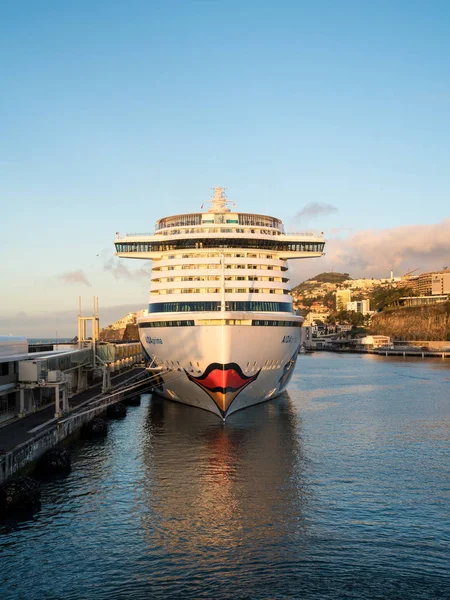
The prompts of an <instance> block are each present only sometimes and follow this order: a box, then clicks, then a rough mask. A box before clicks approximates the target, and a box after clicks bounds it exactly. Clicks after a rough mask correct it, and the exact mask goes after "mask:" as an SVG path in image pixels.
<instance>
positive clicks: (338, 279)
mask: <svg viewBox="0 0 450 600" xmlns="http://www.w3.org/2000/svg"><path fill="white" fill-rule="evenodd" d="M349 279H352V278H351V277H350V275H349V274H348V273H319V275H316V276H315V277H311V279H307V280H306V281H303V282H302V283H300V284H299V285H297V286H295V287H294V288H292V291H297V292H299V293H300V294H301V293H302V292H305V291H307V290H308V291H311V290H312V289H314V287H316V286H318V284H321V283H335V284H340V283H343V282H344V281H348V280H349Z"/></svg>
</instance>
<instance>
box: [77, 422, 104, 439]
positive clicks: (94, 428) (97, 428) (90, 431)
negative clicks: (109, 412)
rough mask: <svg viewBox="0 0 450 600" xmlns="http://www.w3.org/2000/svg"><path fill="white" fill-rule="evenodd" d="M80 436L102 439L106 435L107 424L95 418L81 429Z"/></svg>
mask: <svg viewBox="0 0 450 600" xmlns="http://www.w3.org/2000/svg"><path fill="white" fill-rule="evenodd" d="M81 432H82V435H83V437H85V438H88V439H95V438H104V437H106V436H107V435H108V423H107V422H106V421H105V419H102V418H101V417H95V419H92V421H89V422H88V423H86V424H85V425H83V428H82V431H81Z"/></svg>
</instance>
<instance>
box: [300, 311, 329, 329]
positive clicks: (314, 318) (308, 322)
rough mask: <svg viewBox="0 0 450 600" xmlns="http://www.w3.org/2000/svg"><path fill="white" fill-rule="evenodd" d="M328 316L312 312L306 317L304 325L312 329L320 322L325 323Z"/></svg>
mask: <svg viewBox="0 0 450 600" xmlns="http://www.w3.org/2000/svg"><path fill="white" fill-rule="evenodd" d="M328 314H329V313H328ZM327 316H328V315H326V314H324V313H316V312H312V311H311V312H309V313H308V314H307V315H306V317H305V320H304V321H303V325H304V326H306V327H311V326H313V325H314V324H315V323H317V322H318V321H323V320H324V319H325V318H326V317H327Z"/></svg>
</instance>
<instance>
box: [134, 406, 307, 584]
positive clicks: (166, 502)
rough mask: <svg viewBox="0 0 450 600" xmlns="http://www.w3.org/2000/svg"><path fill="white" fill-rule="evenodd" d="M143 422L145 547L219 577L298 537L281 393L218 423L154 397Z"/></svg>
mask: <svg viewBox="0 0 450 600" xmlns="http://www.w3.org/2000/svg"><path fill="white" fill-rule="evenodd" d="M146 428H147V432H148V435H147V438H146V442H145V445H144V453H143V460H144V463H145V466H146V473H147V485H146V486H145V487H144V488H143V490H142V493H143V494H144V496H145V500H143V499H142V498H141V503H142V504H143V505H145V506H146V510H145V511H144V512H143V514H142V526H143V530H144V531H145V535H146V539H147V542H148V551H149V553H151V552H153V551H154V547H155V544H156V545H157V546H158V547H161V548H164V549H165V551H166V552H167V553H168V554H169V555H172V556H173V555H176V556H177V557H178V559H177V560H180V559H181V560H183V557H186V558H187V559H188V560H189V561H193V562H194V564H196V566H197V568H199V569H204V570H205V571H208V572H209V573H211V572H216V575H217V570H218V569H222V568H224V569H225V571H224V572H226V568H227V565H230V564H232V565H234V568H236V567H237V564H238V563H241V562H242V561H247V560H248V559H249V557H250V556H251V555H252V554H254V553H255V549H258V550H257V551H258V554H259V557H258V562H259V563H261V565H264V562H265V560H266V559H267V560H268V561H269V563H270V562H271V561H273V560H274V558H275V557H276V559H277V560H279V559H281V557H280V552H279V550H280V547H283V548H288V547H289V539H290V538H292V541H293V540H294V539H295V538H297V539H298V537H299V536H300V537H301V535H302V532H304V530H305V529H306V527H307V525H306V521H305V516H304V514H305V507H306V505H307V503H308V494H307V493H306V491H305V485H304V472H305V461H304V457H303V452H302V448H301V427H300V423H299V422H298V418H297V416H296V414H295V411H294V408H293V406H292V403H291V400H290V398H289V396H288V395H287V394H286V395H283V396H282V397H281V398H279V399H278V400H276V401H273V402H271V403H267V404H264V405H260V406H256V407H254V408H252V409H249V410H246V411H242V412H238V413H235V414H234V415H232V416H231V417H230V418H229V419H228V420H227V422H226V424H225V425H224V424H222V423H221V422H220V421H219V420H218V419H217V418H216V417H215V416H214V415H212V414H210V413H208V412H206V411H200V410H192V408H191V407H185V406H183V405H180V404H176V403H171V402H167V401H164V400H161V399H159V398H157V397H154V398H153V399H152V401H151V403H150V405H149V411H148V417H147V422H146ZM274 547H277V551H274ZM261 554H265V555H266V556H264V557H261ZM228 561H231V562H228Z"/></svg>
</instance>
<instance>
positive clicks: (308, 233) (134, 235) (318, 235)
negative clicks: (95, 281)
mask: <svg viewBox="0 0 450 600" xmlns="http://www.w3.org/2000/svg"><path fill="white" fill-rule="evenodd" d="M220 234H224V235H227V236H230V235H232V236H235V235H236V236H243V235H245V236H258V237H261V236H262V235H264V236H268V235H269V236H273V235H280V234H274V233H262V232H261V231H255V232H253V233H252V232H250V231H244V232H240V231H239V232H237V231H221V232H218V231H208V230H207V229H205V230H204V231H195V232H193V233H188V232H180V233H172V232H170V233H167V234H166V235H170V236H174V237H175V236H178V235H180V236H186V235H189V236H192V237H199V238H200V237H217V236H218V235H220ZM282 235H283V236H286V237H289V236H292V235H294V236H300V237H302V238H306V239H307V238H323V233H322V232H321V233H314V232H312V231H301V232H297V231H287V232H286V233H284V234H282ZM154 236H155V233H126V234H125V237H126V238H142V237H154ZM157 237H158V238H160V237H161V235H160V234H159V235H158V236H157ZM117 238H118V239H120V236H119V234H117Z"/></svg>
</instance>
